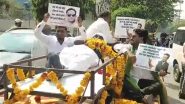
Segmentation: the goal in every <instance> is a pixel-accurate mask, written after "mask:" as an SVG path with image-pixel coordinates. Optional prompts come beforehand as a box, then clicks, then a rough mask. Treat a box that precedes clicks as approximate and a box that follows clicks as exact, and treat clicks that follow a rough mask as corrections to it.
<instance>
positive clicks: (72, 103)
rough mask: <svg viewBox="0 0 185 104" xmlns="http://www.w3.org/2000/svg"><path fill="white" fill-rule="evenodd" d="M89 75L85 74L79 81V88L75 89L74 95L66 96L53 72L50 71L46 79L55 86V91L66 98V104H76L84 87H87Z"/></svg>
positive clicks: (65, 91) (66, 92)
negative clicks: (57, 90)
mask: <svg viewBox="0 0 185 104" xmlns="http://www.w3.org/2000/svg"><path fill="white" fill-rule="evenodd" d="M90 77H91V74H90V73H89V72H86V73H85V74H84V77H83V79H82V80H81V81H80V86H79V87H78V88H77V89H76V91H75V93H74V94H72V95H68V91H67V90H65V89H64V87H63V86H62V84H61V83H60V82H59V81H58V77H57V75H56V73H55V72H53V71H51V72H49V73H48V78H49V79H50V80H51V81H52V82H53V83H54V84H55V85H56V86H57V89H59V90H60V92H61V94H62V95H64V96H66V100H67V103H66V104H77V103H78V100H79V97H80V96H81V95H82V94H83V92H84V89H85V87H86V86H87V85H88V82H89V80H90Z"/></svg>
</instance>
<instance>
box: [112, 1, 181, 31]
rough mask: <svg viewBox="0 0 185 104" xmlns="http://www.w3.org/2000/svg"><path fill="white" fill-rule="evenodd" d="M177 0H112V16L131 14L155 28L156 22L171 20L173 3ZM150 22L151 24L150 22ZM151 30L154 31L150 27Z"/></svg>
mask: <svg viewBox="0 0 185 104" xmlns="http://www.w3.org/2000/svg"><path fill="white" fill-rule="evenodd" d="M177 1H178V0H112V4H111V7H112V8H111V10H112V12H113V13H112V17H113V20H112V21H115V16H132V17H138V18H143V19H146V20H147V25H148V26H149V25H152V26H153V27H155V29H156V24H157V25H161V24H166V23H168V22H172V20H173V17H174V9H173V3H175V2H177ZM150 23H151V24H150ZM152 31H154V30H153V29H152Z"/></svg>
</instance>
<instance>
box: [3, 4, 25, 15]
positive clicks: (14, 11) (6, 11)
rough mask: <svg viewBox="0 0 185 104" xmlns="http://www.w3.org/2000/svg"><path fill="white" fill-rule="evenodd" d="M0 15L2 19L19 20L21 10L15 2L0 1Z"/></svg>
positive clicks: (21, 13)
mask: <svg viewBox="0 0 185 104" xmlns="http://www.w3.org/2000/svg"><path fill="white" fill-rule="evenodd" d="M0 15H1V17H2V18H21V17H22V16H23V9H22V7H21V6H20V5H19V4H18V3H17V2H16V1H15V0H1V1H0Z"/></svg>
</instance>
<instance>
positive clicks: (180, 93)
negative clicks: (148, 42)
mask: <svg viewBox="0 0 185 104" xmlns="http://www.w3.org/2000/svg"><path fill="white" fill-rule="evenodd" d="M179 98H180V99H185V94H184V93H182V92H181V91H180V92H179Z"/></svg>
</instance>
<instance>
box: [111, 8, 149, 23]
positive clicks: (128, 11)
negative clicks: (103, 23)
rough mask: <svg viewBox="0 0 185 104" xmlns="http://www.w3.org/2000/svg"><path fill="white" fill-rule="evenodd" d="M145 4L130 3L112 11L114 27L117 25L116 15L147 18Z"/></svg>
mask: <svg viewBox="0 0 185 104" xmlns="http://www.w3.org/2000/svg"><path fill="white" fill-rule="evenodd" d="M145 9H146V7H145V6H142V5H139V6H135V5H129V6H128V7H125V8H119V9H117V10H115V11H113V12H112V14H111V16H112V17H111V18H112V23H113V24H112V25H113V27H114V26H115V22H116V17H117V16H120V17H136V18H143V19H146V14H145Z"/></svg>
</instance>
